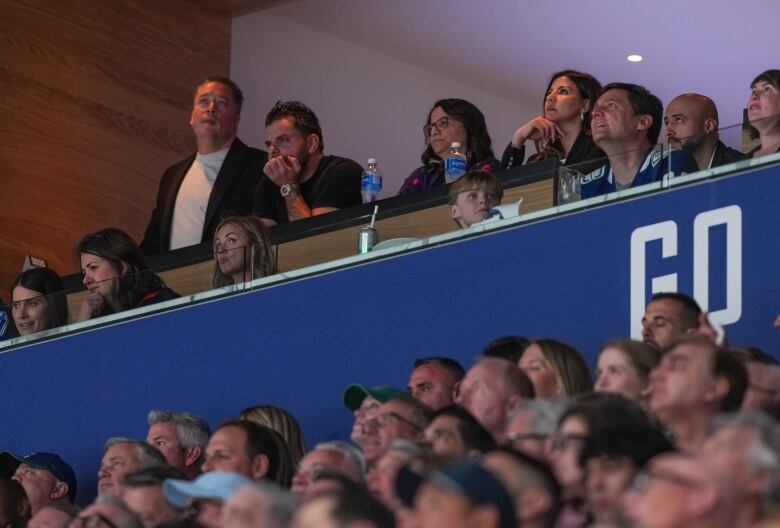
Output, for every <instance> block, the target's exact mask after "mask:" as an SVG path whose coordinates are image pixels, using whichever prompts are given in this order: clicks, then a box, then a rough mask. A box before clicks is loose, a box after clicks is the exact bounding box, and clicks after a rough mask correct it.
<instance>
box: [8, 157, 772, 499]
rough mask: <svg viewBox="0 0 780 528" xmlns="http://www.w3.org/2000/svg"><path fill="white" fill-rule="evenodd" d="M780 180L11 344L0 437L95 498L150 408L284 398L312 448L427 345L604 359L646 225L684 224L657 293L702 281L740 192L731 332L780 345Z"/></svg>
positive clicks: (432, 349) (235, 405)
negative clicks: (521, 345) (62, 471)
mask: <svg viewBox="0 0 780 528" xmlns="http://www.w3.org/2000/svg"><path fill="white" fill-rule="evenodd" d="M778 177H780V170H779V169H778V168H776V167H775V168H771V169H764V170H759V171H755V172H752V173H749V174H744V175H741V176H739V177H730V178H723V179H721V180H717V181H714V182H711V183H706V184H699V185H694V186H689V187H685V188H681V189H677V190H674V191H670V192H664V193H660V194H657V195H653V196H649V197H645V198H641V199H637V200H631V201H626V202H621V203H618V204H614V205H612V206H609V207H604V208H597V209H591V210H587V211H581V212H578V213H573V214H570V215H567V216H565V217H562V218H558V219H555V220H552V221H544V222H539V223H536V224H532V225H527V226H525V227H522V228H515V229H509V230H504V231H501V232H497V233H494V234H490V235H486V236H481V237H474V238H469V239H466V240H462V241H458V242H455V243H451V244H447V245H443V246H439V247H434V248H431V249H427V250H424V251H419V252H416V253H410V254H406V255H403V256H400V257H396V258H391V259H386V260H382V261H378V262H374V263H371V264H367V265H361V266H356V267H352V268H347V269H342V270H340V271H336V272H333V273H329V274H325V275H320V276H316V277H313V278H310V279H307V280H301V281H295V282H290V283H286V284H283V285H280V286H277V287H272V288H268V289H265V290H260V291H256V292H252V293H249V294H244V295H236V296H233V297H229V298H226V299H224V300H220V301H217V302H212V303H207V304H201V305H195V306H189V307H186V308H184V309H180V310H176V311H172V312H166V313H163V314H160V315H157V316H154V317H147V318H144V319H137V320H132V321H127V322H124V323H121V324H117V325H114V326H109V327H105V328H100V329H96V330H94V331H89V332H84V333H81V334H76V335H73V336H70V337H67V338H64V339H59V340H53V341H48V342H44V343H41V344H39V345H33V346H29V347H25V348H22V349H17V350H12V351H10V352H8V353H5V354H1V355H0V368H2V372H3V374H4V376H3V377H4V382H3V384H2V387H1V388H0V410H1V412H2V414H1V416H2V420H0V447H1V448H3V449H9V450H13V451H16V452H21V453H26V452H29V451H33V450H39V451H40V450H49V451H55V452H59V453H60V454H62V456H63V457H64V458H65V459H66V460H68V461H70V462H71V463H72V464H73V465H74V467H75V468H76V470H77V473H78V476H79V481H80V493H79V496H80V500H81V501H82V502H85V501H88V500H90V499H91V498H92V496H93V495H94V492H95V481H96V472H97V468H98V465H99V461H100V458H101V456H102V444H103V442H104V441H105V440H106V439H107V438H108V437H109V436H131V437H138V438H143V437H144V436H145V433H146V425H145V417H146V414H147V412H148V410H149V409H152V408H161V409H162V408H172V409H184V410H189V411H192V412H195V413H197V414H200V415H202V416H204V417H205V418H206V419H207V420H208V421H209V422H210V423H211V424H212V426H216V425H218V424H219V422H221V421H222V420H223V419H226V418H228V417H231V416H235V415H237V414H238V412H239V411H240V410H241V409H242V408H244V407H247V406H249V405H252V404H258V403H273V404H276V405H280V406H283V407H286V408H288V409H290V410H291V411H292V412H293V413H294V414H295V415H296V416H297V417H298V418H299V419H300V421H301V423H302V425H303V427H304V431H305V433H306V437H307V440H308V443H309V444H310V445H311V444H313V443H315V442H317V441H322V440H324V439H329V438H336V437H340V438H344V437H346V436H347V434H348V431H349V428H350V425H351V415H350V414H349V412H348V411H347V410H346V409H345V408H344V407H343V406H342V405H341V403H340V395H341V391H342V390H343V388H344V387H345V386H346V385H347V384H348V383H351V382H361V383H365V384H369V385H378V384H393V385H397V386H399V387H403V386H404V384H405V381H406V378H407V376H408V374H409V372H410V370H411V363H412V361H413V360H414V358H415V357H419V356H428V355H447V356H452V357H455V358H458V359H459V360H461V361H462V362H463V363H464V364H465V365H468V364H470V362H471V360H472V358H473V357H475V356H476V355H478V354H479V352H480V350H481V348H482V347H483V346H484V345H485V344H486V343H487V342H488V341H489V340H491V339H492V338H495V337H497V336H500V335H505V334H510V333H513V334H520V335H525V336H528V337H541V336H554V337H557V338H559V339H562V340H564V341H568V342H571V343H572V344H574V345H576V346H578V347H580V348H581V349H582V350H583V351H584V352H585V353H586V355H587V356H588V358H589V360H590V362H591V364H592V363H593V359H594V355H595V353H596V352H597V350H598V347H599V345H600V344H601V343H602V342H604V341H605V340H606V339H608V338H611V337H616V336H625V335H628V334H629V332H630V327H631V320H630V306H631V288H630V283H631V280H630V279H631V267H632V261H631V238H632V233H634V232H635V229H637V228H641V227H643V226H647V225H650V224H655V223H660V222H664V221H668V220H673V221H674V222H675V232H676V234H677V244H676V246H677V251H676V256H672V257H668V258H662V257H661V243H660V242H649V243H648V244H646V245H645V246H644V248H645V251H646V257H645V259H643V261H644V262H645V263H646V280H645V291H644V292H642V293H643V296H648V295H649V294H650V293H651V284H652V278H653V277H658V276H663V275H668V274H671V273H677V274H678V275H677V281H678V286H679V289H680V290H681V291H685V292H690V291H691V288H692V284H693V262H692V259H693V256H692V255H693V249H692V247H693V243H694V242H693V238H694V235H693V224H694V218H695V217H696V216H697V215H698V214H700V213H702V212H705V211H710V210H717V209H720V208H723V207H727V206H733V205H736V206H737V207H738V209H739V211H741V229H740V230H739V238H740V240H741V246H742V249H741V255H737V256H738V257H739V259H738V260H739V262H740V263H741V265H742V273H741V276H740V277H737V278H736V279H735V277H734V276H733V275H734V272H735V270H734V269H730V270H728V273H729V274H731V275H732V277H731V280H732V282H733V281H734V280H737V279H738V282H739V286H740V288H741V292H742V308H741V316H740V319H739V320H738V321H737V322H735V323H734V324H731V325H729V326H728V327H727V330H728V334H729V338H730V340H731V342H732V344H748V343H749V344H756V345H759V346H762V347H764V348H765V349H766V350H768V351H770V352H771V353H773V354H775V355H777V352H778V348H779V347H778V344H779V340H778V333H777V331H776V330H775V329H774V328H772V321H773V319H774V317H775V315H777V313H778V311H780V278H778V273H777V270H778V269H780V244H778V241H780V222H778V214H777V204H778V203H780V185H778V183H777V181H778ZM727 211H731V213H733V211H734V209H733V208H732V209H729V210H727ZM716 216H717V215H716ZM716 223H717V222H716ZM664 226H665V229H666V232H668V228H669V224H668V223H667V224H664ZM726 231H727V230H726V229H725V228H724V227H722V226H716V227H714V228H712V229H710V230H709V231H707V232H706V233H708V240H709V247H710V252H709V254H710V256H709V259H708V260H707V262H705V264H706V265H707V267H708V269H709V284H710V288H709V296H710V299H709V301H710V302H709V305H710V309H711V310H720V309H722V308H724V307H725V306H726V304H727V299H726V295H725V293H724V292H725V283H726V275H727V270H726V266H725V264H724V263H725V262H726V255H725V253H726V247H727V244H726V241H725V239H726ZM731 236H732V243H733V236H734V235H733V233H732V234H731ZM700 242H701V241H700ZM733 247H734V246H733V245H732V249H733ZM732 261H733V259H732ZM633 266H634V268H635V269H636V266H637V258H636V254H635V255H634V262H633ZM635 302H636V299H635ZM729 302H732V304H733V299H732V300H731V301H729Z"/></svg>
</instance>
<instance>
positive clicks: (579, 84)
mask: <svg viewBox="0 0 780 528" xmlns="http://www.w3.org/2000/svg"><path fill="white" fill-rule="evenodd" d="M600 94H601V84H600V83H599V82H598V81H597V80H596V79H595V78H594V77H593V76H592V75H590V74H587V73H582V72H578V71H574V70H563V71H559V72H557V73H554V74H553V76H552V77H551V78H550V82H549V83H548V84H547V91H546V92H545V95H544V102H543V105H542V115H540V116H536V117H534V118H533V119H531V120H530V121H529V122H527V123H526V124H524V125H523V126H521V127H520V128H518V129H517V131H516V132H515V134H514V135H513V136H512V142H511V143H510V144H509V146H507V148H506V150H505V151H504V155H503V156H502V158H501V166H502V167H503V168H505V169H508V168H510V167H514V166H517V165H522V164H523V160H524V159H525V142H526V141H533V142H534V143H535V144H536V154H533V155H532V156H530V157H529V158H528V162H527V163H533V162H536V161H540V160H543V159H548V158H555V159H557V160H558V161H559V162H560V164H561V165H574V164H577V163H582V162H587V161H594V163H593V167H592V168H591V167H590V164H588V165H587V166H586V167H583V168H578V169H577V170H579V172H581V173H585V174H587V173H588V172H590V171H591V170H594V169H596V168H598V167H599V166H601V165H603V164H604V163H606V159H605V158H606V154H604V152H603V151H602V150H601V149H600V148H598V147H597V146H596V144H595V143H593V138H591V136H590V113H591V109H592V108H593V105H594V104H595V103H596V99H598V97H599V95H600ZM595 160H598V161H595Z"/></svg>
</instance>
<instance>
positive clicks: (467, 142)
mask: <svg viewBox="0 0 780 528" xmlns="http://www.w3.org/2000/svg"><path fill="white" fill-rule="evenodd" d="M423 133H424V134H425V145H426V148H425V152H423V153H422V156H421V158H422V162H423V165H422V167H419V168H417V169H416V170H415V171H414V172H412V174H411V175H409V177H408V178H406V180H404V183H403V185H402V186H401V190H400V191H398V195H399V196H401V195H404V194H409V193H413V192H415V191H424V190H426V189H430V188H432V187H436V186H437V185H442V184H444V183H445V182H444V160H445V159H447V156H448V155H449V152H450V146H451V145H452V143H453V142H458V143H460V144H461V146H462V147H463V148H464V150H465V154H466V158H467V159H468V162H467V167H466V170H467V171H470V170H483V171H488V172H489V171H493V170H496V169H498V168H499V163H498V160H496V159H495V156H494V155H493V149H492V148H491V147H490V144H491V141H490V134H488V131H487V124H486V123H485V116H484V115H483V114H482V112H480V111H479V108H477V107H476V106H474V105H473V104H471V103H469V102H468V101H464V100H463V99H441V100H439V101H436V102H435V103H434V104H433V108H432V109H431V111H430V112H428V119H427V120H426V121H425V125H423Z"/></svg>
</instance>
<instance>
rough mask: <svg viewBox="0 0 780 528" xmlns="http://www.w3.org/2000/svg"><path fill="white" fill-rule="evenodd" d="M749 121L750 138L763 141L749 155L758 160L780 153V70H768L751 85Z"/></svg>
mask: <svg viewBox="0 0 780 528" xmlns="http://www.w3.org/2000/svg"><path fill="white" fill-rule="evenodd" d="M748 120H749V121H750V125H751V127H752V130H751V131H750V136H751V137H752V138H753V139H760V140H761V145H760V146H758V147H756V148H755V149H754V150H752V151H750V152H749V153H748V154H749V155H750V156H753V157H754V158H758V157H761V156H766V155H767V154H774V153H775V152H780V70H767V71H765V72H763V73H762V74H760V75H759V76H758V77H756V78H755V79H753V82H752V83H750V100H749V101H748Z"/></svg>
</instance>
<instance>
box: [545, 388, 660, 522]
mask: <svg viewBox="0 0 780 528" xmlns="http://www.w3.org/2000/svg"><path fill="white" fill-rule="evenodd" d="M614 420H634V421H637V422H647V418H646V416H645V414H644V412H643V411H642V409H641V408H640V407H639V405H637V404H636V403H634V402H632V401H629V400H627V399H626V398H624V397H623V396H620V395H619V394H611V393H586V394H581V395H580V396H579V397H578V398H577V399H576V400H574V403H572V405H571V406H570V407H569V408H568V409H567V410H566V411H564V413H563V414H562V415H561V417H560V418H559V420H558V428H557V430H556V431H555V434H554V435H553V437H552V439H551V442H550V444H549V453H548V459H549V460H550V467H551V468H552V470H553V473H555V477H556V478H557V479H558V482H559V483H560V485H561V498H562V499H563V503H564V507H563V509H562V511H561V516H560V517H559V521H560V524H559V526H567V527H568V526H585V525H587V522H588V520H589V517H590V513H591V512H590V511H589V510H588V507H587V504H586V502H585V471H584V470H583V468H582V466H581V465H580V454H581V453H582V448H583V445H584V444H585V440H586V439H587V438H588V435H589V434H590V433H591V432H593V431H595V430H596V429H598V428H599V427H601V426H603V425H605V424H607V423H609V422H611V421H614Z"/></svg>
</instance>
